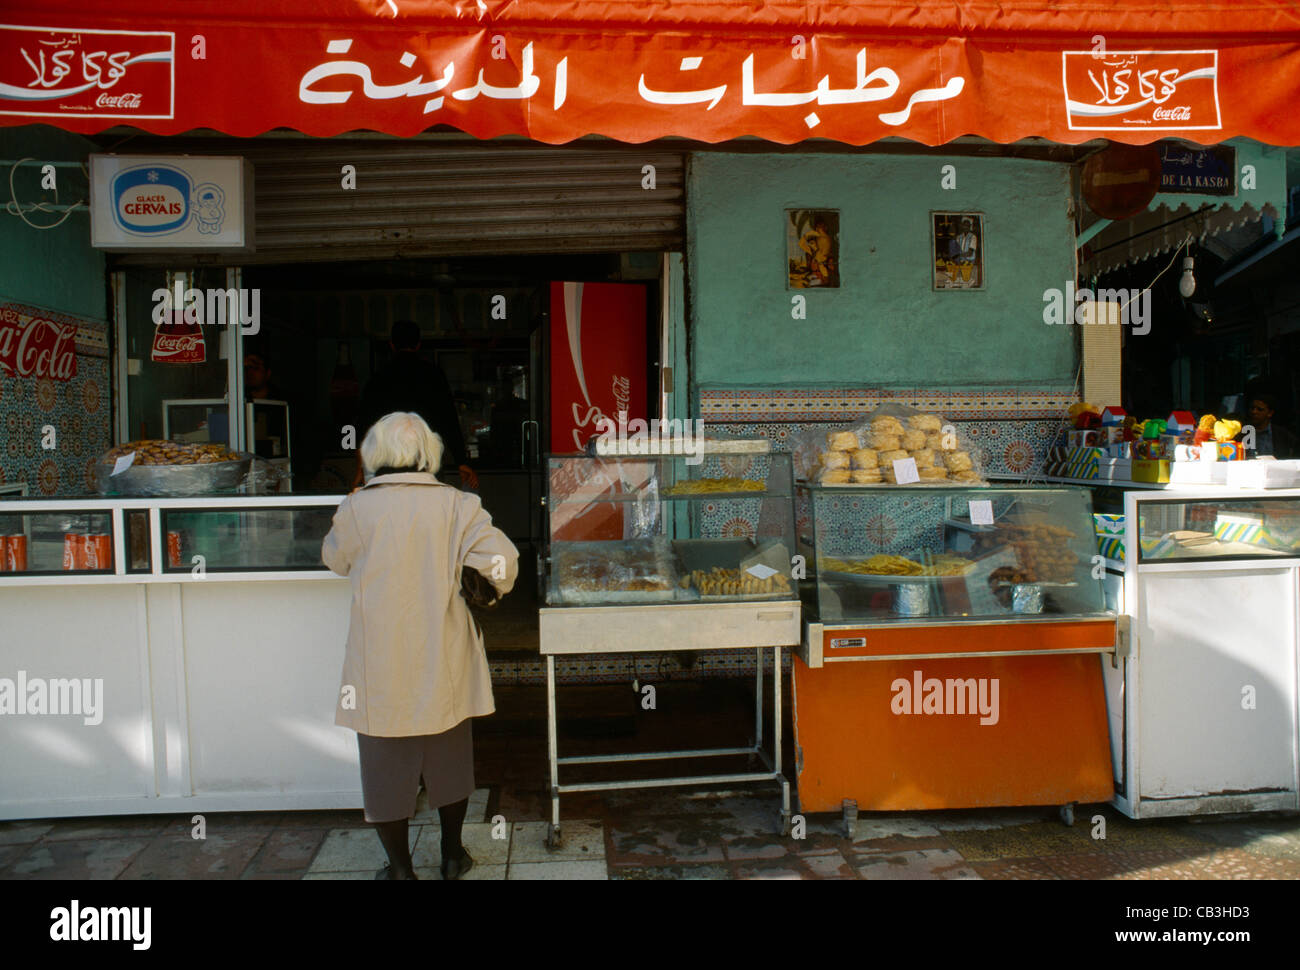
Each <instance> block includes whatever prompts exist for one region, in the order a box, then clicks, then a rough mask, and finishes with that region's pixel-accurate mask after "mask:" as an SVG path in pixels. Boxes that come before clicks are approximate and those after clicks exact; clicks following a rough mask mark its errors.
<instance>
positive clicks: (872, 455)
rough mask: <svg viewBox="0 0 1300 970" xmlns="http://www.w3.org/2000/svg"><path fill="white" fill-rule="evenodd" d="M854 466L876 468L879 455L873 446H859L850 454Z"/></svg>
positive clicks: (878, 462)
mask: <svg viewBox="0 0 1300 970" xmlns="http://www.w3.org/2000/svg"><path fill="white" fill-rule="evenodd" d="M850 457H851V458H852V459H853V467H854V468H877V467H879V466H880V455H879V453H878V452H877V451H876V450H875V449H874V448H859V449H857V450H856V451H854V452H852V453H851V454H850Z"/></svg>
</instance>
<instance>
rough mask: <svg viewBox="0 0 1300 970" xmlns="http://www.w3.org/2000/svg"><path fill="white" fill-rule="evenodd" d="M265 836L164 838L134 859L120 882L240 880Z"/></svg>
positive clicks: (157, 839) (158, 839) (154, 842)
mask: <svg viewBox="0 0 1300 970" xmlns="http://www.w3.org/2000/svg"><path fill="white" fill-rule="evenodd" d="M264 841H265V836H263V835H258V834H251V835H220V834H218V835H211V834H210V835H209V836H208V837H207V838H206V839H194V838H190V837H189V836H188V835H184V836H160V837H158V838H156V839H154V840H153V841H152V842H150V843H149V845H148V847H147V848H146V849H145V850H144V851H143V852H141V853H140V854H139V855H138V856H136V857H135V859H134V860H132V862H131V864H130V865H129V866H127V867H126V869H125V870H123V872H122V874H121V875H120V876H119V877H118V878H119V879H238V878H239V876H240V874H241V873H243V872H244V870H245V869H247V868H248V864H249V863H250V862H251V861H252V860H253V857H254V856H255V855H257V851H258V849H259V848H261V846H262V843H263V842H264Z"/></svg>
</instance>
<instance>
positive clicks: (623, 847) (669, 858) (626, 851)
mask: <svg viewBox="0 0 1300 970" xmlns="http://www.w3.org/2000/svg"><path fill="white" fill-rule="evenodd" d="M733 832H734V830H733V829H731V828H729V827H728V826H726V825H724V824H721V822H720V820H718V819H716V818H701V817H700V816H676V817H667V818H660V819H654V820H651V819H626V820H622V821H619V822H617V823H611V824H610V826H609V848H608V852H607V859H608V861H609V862H610V863H616V864H619V865H642V866H664V865H675V864H678V863H688V864H690V863H702V862H723V861H725V860H726V854H725V853H724V852H723V849H722V840H723V838H724V837H725V836H726V835H728V834H732V833H733ZM566 837H567V836H566Z"/></svg>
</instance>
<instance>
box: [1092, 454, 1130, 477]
mask: <svg viewBox="0 0 1300 970" xmlns="http://www.w3.org/2000/svg"><path fill="white" fill-rule="evenodd" d="M1097 477H1098V478H1099V479H1101V480H1102V481H1104V482H1131V481H1132V480H1133V462H1132V460H1131V459H1129V458H1109V457H1108V458H1102V459H1101V461H1100V462H1099V463H1098V468H1097Z"/></svg>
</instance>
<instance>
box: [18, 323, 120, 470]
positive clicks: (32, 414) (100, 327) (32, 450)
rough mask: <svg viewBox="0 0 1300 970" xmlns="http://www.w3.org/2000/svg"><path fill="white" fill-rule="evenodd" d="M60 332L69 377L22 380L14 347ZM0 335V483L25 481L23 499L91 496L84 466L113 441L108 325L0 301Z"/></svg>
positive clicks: (27, 377)
mask: <svg viewBox="0 0 1300 970" xmlns="http://www.w3.org/2000/svg"><path fill="white" fill-rule="evenodd" d="M37 328H40V329H39V330H38V329H37ZM61 331H67V332H69V333H75V337H74V341H73V343H72V344H71V346H69V347H68V349H69V350H72V351H73V352H74V353H75V363H76V375H75V376H73V377H72V378H71V379H68V380H61V379H59V375H58V374H57V373H54V374H47V373H43V372H40V371H39V370H38V371H37V372H36V373H29V374H26V375H21V371H22V370H24V369H27V368H24V367H23V366H21V362H20V361H19V360H18V357H17V355H18V354H20V353H22V351H21V349H20V348H22V347H24V346H30V345H31V344H32V343H33V342H35V341H37V340H38V338H41V337H42V336H44V337H45V338H48V339H49V340H53V339H54V335H55V334H57V333H59V332H61ZM0 337H2V338H3V339H0V351H3V353H0V483H4V482H26V483H27V489H28V494H29V495H81V494H85V493H86V492H90V491H93V484H92V482H91V479H90V469H91V465H92V464H93V462H94V460H95V458H97V457H98V456H99V455H101V454H103V452H105V451H107V450H108V448H109V446H110V445H111V444H112V442H111V440H110V436H111V426H112V396H111V393H110V388H109V373H108V367H109V361H108V344H107V325H106V324H104V323H103V322H100V321H96V320H88V319H85V318H82V317H76V316H70V315H68V314H65V313H58V312H56V311H53V310H46V309H43V308H41V307H33V306H28V305H26V304H19V303H10V302H4V301H0ZM65 345H66V344H65ZM57 346H59V345H56V347H57ZM6 347H11V349H12V350H13V353H12V354H10V353H9V352H7V351H5V348H6ZM46 359H47V360H49V359H51V358H50V357H47V358H46ZM68 360H69V362H71V360H72V357H71V356H69V357H68ZM51 428H52V429H53V431H52V435H51V434H50V432H48V431H47V430H45V429H51Z"/></svg>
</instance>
